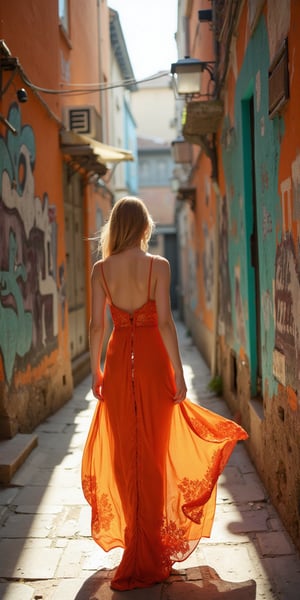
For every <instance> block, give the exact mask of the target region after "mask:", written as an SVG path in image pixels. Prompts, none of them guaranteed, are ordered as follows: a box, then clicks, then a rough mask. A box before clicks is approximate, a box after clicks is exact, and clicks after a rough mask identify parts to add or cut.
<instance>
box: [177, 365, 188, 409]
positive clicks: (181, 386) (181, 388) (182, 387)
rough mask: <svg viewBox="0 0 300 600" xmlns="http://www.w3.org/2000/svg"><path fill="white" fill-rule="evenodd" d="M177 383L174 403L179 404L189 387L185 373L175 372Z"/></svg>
mask: <svg viewBox="0 0 300 600" xmlns="http://www.w3.org/2000/svg"><path fill="white" fill-rule="evenodd" d="M175 384H176V393H175V396H174V403H175V404H179V403H180V402H182V401H183V400H185V398H186V392H187V387H186V384H185V380H184V375H183V373H182V372H179V373H175Z"/></svg>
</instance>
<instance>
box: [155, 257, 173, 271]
mask: <svg viewBox="0 0 300 600" xmlns="http://www.w3.org/2000/svg"><path fill="white" fill-rule="evenodd" d="M152 258H153V259H154V260H153V266H154V267H155V269H156V270H158V271H162V272H166V271H167V270H168V269H170V263H169V261H168V260H167V258H165V257H164V256H159V255H158V254H155V255H152Z"/></svg>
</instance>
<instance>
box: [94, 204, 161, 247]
mask: <svg viewBox="0 0 300 600" xmlns="http://www.w3.org/2000/svg"><path fill="white" fill-rule="evenodd" d="M153 229H154V222H153V220H152V217H151V216H150V214H149V212H148V210H147V208H146V206H145V204H144V202H143V201H142V200H140V198H136V197H135V196H125V197H124V198H121V199H120V200H118V201H117V202H116V204H115V205H114V207H113V209H112V211H111V213H110V216H109V219H108V221H107V223H105V225H104V227H102V230H101V233H100V240H99V250H100V251H101V254H102V257H103V258H106V257H107V256H110V255H111V254H118V253H119V252H122V251H123V250H127V249H128V248H133V247H134V246H138V245H140V247H141V248H142V250H144V251H146V250H147V249H148V242H149V240H150V237H151V234H152V231H153Z"/></svg>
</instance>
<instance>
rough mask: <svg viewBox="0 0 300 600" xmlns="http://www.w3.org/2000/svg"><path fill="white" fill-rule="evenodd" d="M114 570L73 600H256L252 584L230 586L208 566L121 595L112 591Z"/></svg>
mask: <svg viewBox="0 0 300 600" xmlns="http://www.w3.org/2000/svg"><path fill="white" fill-rule="evenodd" d="M113 573H114V570H113V571H109V570H101V571H97V573H94V574H93V575H92V576H91V577H89V578H88V579H87V580H86V581H85V582H84V584H83V585H82V587H81V588H80V590H79V592H78V593H77V594H76V597H75V598H74V600H101V599H104V598H105V600H106V599H107V600H109V599H111V600H122V599H123V600H164V599H165V600H184V599H185V598H188V599H189V600H255V598H256V583H255V581H253V580H249V581H241V582H237V583H236V582H230V581H224V580H223V579H221V578H220V577H219V575H218V574H217V573H216V571H215V570H214V569H212V568H211V567H209V566H202V567H196V568H191V569H185V570H184V574H182V575H181V574H180V575H172V576H171V577H169V579H167V581H165V582H164V583H161V584H157V585H155V586H152V587H151V588H145V589H135V590H129V591H124V592H118V591H114V590H111V589H110V580H111V578H112V576H113Z"/></svg>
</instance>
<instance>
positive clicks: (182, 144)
mask: <svg viewBox="0 0 300 600" xmlns="http://www.w3.org/2000/svg"><path fill="white" fill-rule="evenodd" d="M171 152H172V158H173V160H174V163H176V164H191V162H192V145H191V144H190V143H189V142H187V141H186V139H185V138H184V137H183V135H178V136H177V138H176V139H175V140H173V142H171Z"/></svg>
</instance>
